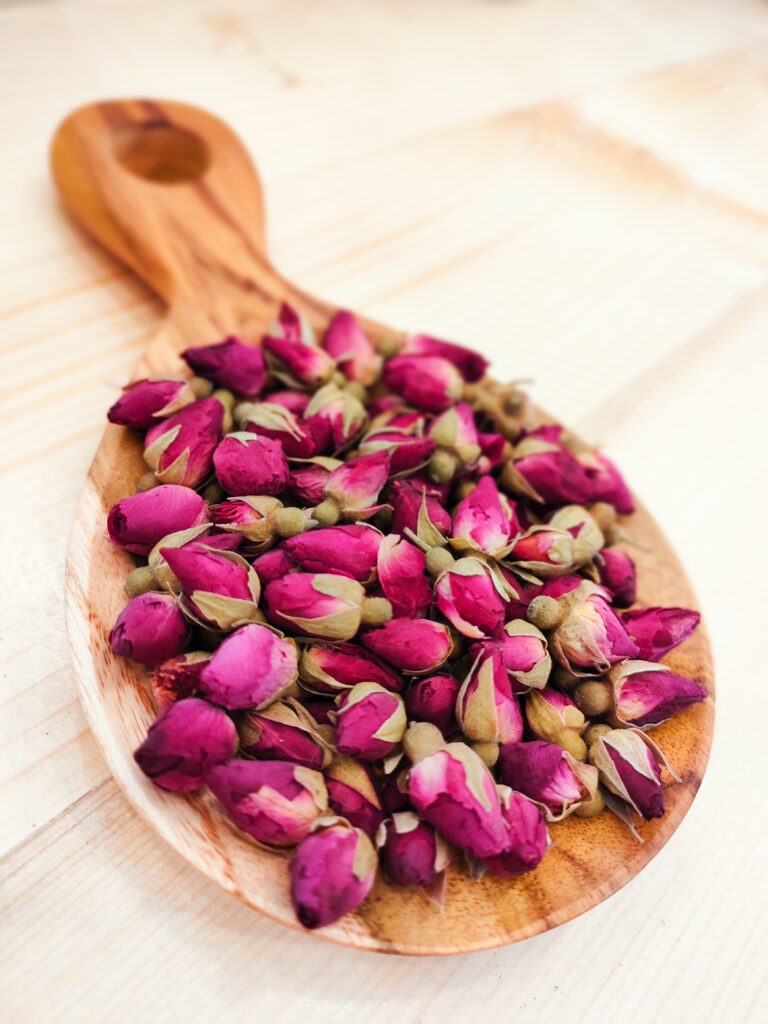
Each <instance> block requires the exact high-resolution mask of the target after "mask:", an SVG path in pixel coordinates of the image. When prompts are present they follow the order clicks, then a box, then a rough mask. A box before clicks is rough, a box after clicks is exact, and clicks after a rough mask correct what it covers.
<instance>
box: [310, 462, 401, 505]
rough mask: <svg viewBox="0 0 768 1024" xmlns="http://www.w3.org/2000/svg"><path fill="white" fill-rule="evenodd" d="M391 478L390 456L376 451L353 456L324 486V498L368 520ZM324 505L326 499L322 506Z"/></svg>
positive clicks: (336, 470) (335, 470)
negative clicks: (371, 453)
mask: <svg viewBox="0 0 768 1024" xmlns="http://www.w3.org/2000/svg"><path fill="white" fill-rule="evenodd" d="M388 479H389V455H388V454H387V453H386V452H376V453H375V454H373V455H364V456H362V457H361V458H359V459H350V460H349V462H344V463H342V464H341V465H340V466H339V467H338V468H337V469H334V470H333V472H332V473H331V475H330V476H329V477H328V480H327V482H326V485H325V499H326V501H329V502H331V503H332V504H333V505H334V506H335V507H336V509H337V513H336V518H338V516H339V515H341V514H342V513H343V514H345V515H347V516H348V517H349V518H352V519H369V518H370V517H371V516H372V515H374V514H375V513H376V512H378V510H379V508H380V507H381V506H379V505H377V504H376V502H377V500H378V497H379V492H380V491H381V489H382V487H383V486H384V484H385V483H386V482H387V480H388ZM324 505H325V502H323V504H322V505H320V506H319V507H320V508H322V507H323V506H324Z"/></svg>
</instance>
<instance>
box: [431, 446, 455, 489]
mask: <svg viewBox="0 0 768 1024" xmlns="http://www.w3.org/2000/svg"><path fill="white" fill-rule="evenodd" d="M458 468H459V460H458V459H457V458H456V456H455V455H454V454H453V453H452V452H449V451H446V450H445V449H443V448H438V449H437V451H435V452H432V455H431V456H430V458H429V469H428V472H429V475H430V477H431V478H432V479H433V480H434V481H435V483H438V484H447V483H448V482H449V481H450V480H453V478H454V476H455V475H456V470H457V469H458Z"/></svg>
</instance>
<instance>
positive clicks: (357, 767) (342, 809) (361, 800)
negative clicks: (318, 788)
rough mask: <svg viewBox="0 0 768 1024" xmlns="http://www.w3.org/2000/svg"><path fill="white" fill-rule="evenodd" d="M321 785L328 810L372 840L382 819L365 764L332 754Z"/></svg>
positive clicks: (376, 793)
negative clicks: (325, 794)
mask: <svg viewBox="0 0 768 1024" xmlns="http://www.w3.org/2000/svg"><path fill="white" fill-rule="evenodd" d="M325 785H326V787H327V789H328V804H329V806H330V808H331V810H332V811H335V813H336V814H338V815H340V816H341V817H342V818H346V820H347V821H348V822H349V823H350V825H354V827H355V828H360V829H362V830H363V832H365V834H366V835H367V836H368V837H369V839H371V840H373V838H374V837H375V835H376V833H377V831H378V829H379V826H380V825H381V823H382V821H383V820H384V811H383V810H382V807H381V799H380V797H379V794H378V791H377V789H376V786H375V784H374V775H373V773H372V771H371V769H370V768H369V767H368V765H366V764H364V763H363V762H362V761H356V760H355V759H354V758H353V757H347V756H346V755H345V754H336V756H335V757H334V759H333V761H332V762H331V763H330V764H329V765H328V767H327V768H326V770H325Z"/></svg>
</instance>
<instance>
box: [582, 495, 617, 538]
mask: <svg viewBox="0 0 768 1024" xmlns="http://www.w3.org/2000/svg"><path fill="white" fill-rule="evenodd" d="M589 512H590V515H591V516H592V518H593V519H594V520H595V522H596V523H597V525H598V526H599V527H600V529H601V530H602V531H603V533H605V532H606V531H608V530H610V529H611V527H613V526H615V525H616V518H617V517H616V509H615V508H614V507H613V505H609V504H608V502H606V501H598V502H597V503H596V504H594V505H593V506H592V507H591V508H590V510H589Z"/></svg>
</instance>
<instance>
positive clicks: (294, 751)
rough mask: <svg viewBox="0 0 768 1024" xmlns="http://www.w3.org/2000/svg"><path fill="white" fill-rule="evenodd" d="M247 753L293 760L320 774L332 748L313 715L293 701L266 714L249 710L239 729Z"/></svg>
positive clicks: (279, 704)
mask: <svg viewBox="0 0 768 1024" xmlns="http://www.w3.org/2000/svg"><path fill="white" fill-rule="evenodd" d="M238 732H239V734H240V748H241V750H242V751H243V753H244V754H248V755H250V756H251V757H256V758H259V759H261V760H276V761H290V762H291V763H292V764H301V765H304V767H305V768H314V769H315V770H316V771H321V770H322V769H323V768H325V767H326V766H327V765H328V764H330V761H331V745H330V743H329V741H328V738H327V736H325V735H324V733H323V732H322V730H321V728H320V726H319V725H318V723H317V722H316V721H315V719H314V718H313V717H312V715H311V714H310V712H309V711H308V710H307V709H306V708H304V707H303V706H302V705H301V704H299V702H298V701H296V700H292V699H290V698H288V699H286V700H278V701H275V702H274V703H273V704H270V705H269V707H267V708H265V709H264V710H263V711H249V712H247V713H246V714H245V715H244V716H243V718H242V719H241V720H240V724H239V727H238Z"/></svg>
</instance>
